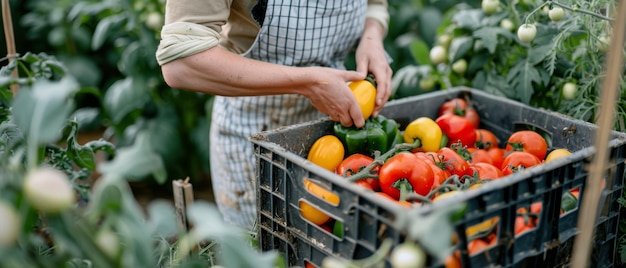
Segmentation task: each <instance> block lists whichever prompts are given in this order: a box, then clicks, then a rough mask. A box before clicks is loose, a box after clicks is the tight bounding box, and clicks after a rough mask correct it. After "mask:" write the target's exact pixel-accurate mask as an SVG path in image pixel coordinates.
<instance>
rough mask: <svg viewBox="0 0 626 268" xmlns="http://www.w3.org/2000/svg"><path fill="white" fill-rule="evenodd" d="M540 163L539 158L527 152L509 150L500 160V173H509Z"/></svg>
mask: <svg viewBox="0 0 626 268" xmlns="http://www.w3.org/2000/svg"><path fill="white" fill-rule="evenodd" d="M539 164H541V160H539V158H537V157H536V156H535V155H534V154H531V153H529V152H519V151H513V152H510V153H509V154H508V155H507V156H506V157H504V160H502V166H501V169H502V175H504V176H506V175H510V174H513V173H514V172H517V171H518V170H520V169H524V168H529V167H532V166H536V165H539Z"/></svg>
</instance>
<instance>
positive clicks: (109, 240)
mask: <svg viewBox="0 0 626 268" xmlns="http://www.w3.org/2000/svg"><path fill="white" fill-rule="evenodd" d="M95 242H96V245H98V247H99V248H100V250H102V252H104V254H106V255H107V256H109V258H112V259H115V258H117V256H118V255H119V253H120V238H119V237H118V236H117V234H116V233H115V232H113V231H112V230H109V229H102V230H100V231H98V233H97V234H96V238H95Z"/></svg>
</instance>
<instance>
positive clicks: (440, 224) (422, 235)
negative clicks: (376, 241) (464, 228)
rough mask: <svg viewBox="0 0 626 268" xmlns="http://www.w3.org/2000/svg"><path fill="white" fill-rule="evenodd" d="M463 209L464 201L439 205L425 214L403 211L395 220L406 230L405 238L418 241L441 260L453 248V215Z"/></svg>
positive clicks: (457, 214)
mask: <svg viewBox="0 0 626 268" xmlns="http://www.w3.org/2000/svg"><path fill="white" fill-rule="evenodd" d="M465 210H466V205H465V203H455V204H451V205H449V206H445V207H443V206H440V207H438V208H437V209H436V210H435V209H433V210H432V211H431V212H430V213H428V214H427V215H422V214H417V213H404V214H401V215H400V217H398V219H397V222H398V225H399V226H400V228H401V229H402V230H406V232H407V239H411V240H412V241H418V242H419V244H420V245H421V246H422V247H423V248H424V250H426V251H427V252H428V253H429V254H430V255H432V256H434V257H435V258H436V260H438V261H440V262H443V261H444V260H445V259H446V258H447V257H448V256H450V254H451V253H452V251H453V249H454V246H453V245H452V242H451V241H452V239H450V238H451V237H452V234H453V233H454V225H455V222H453V217H457V216H459V215H460V213H464V211H465ZM418 223H419V224H418Z"/></svg>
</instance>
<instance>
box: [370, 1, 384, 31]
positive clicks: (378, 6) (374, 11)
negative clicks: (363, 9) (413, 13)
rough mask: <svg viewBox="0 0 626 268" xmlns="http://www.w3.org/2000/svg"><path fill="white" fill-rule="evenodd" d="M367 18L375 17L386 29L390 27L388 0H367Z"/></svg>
mask: <svg viewBox="0 0 626 268" xmlns="http://www.w3.org/2000/svg"><path fill="white" fill-rule="evenodd" d="M366 16H367V18H370V19H375V20H376V21H378V22H380V24H381V25H382V26H383V28H384V29H385V32H387V30H388V29H389V10H388V4H387V0H368V1H367V15H366Z"/></svg>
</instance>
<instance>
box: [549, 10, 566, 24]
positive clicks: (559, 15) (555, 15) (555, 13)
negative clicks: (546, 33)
mask: <svg viewBox="0 0 626 268" xmlns="http://www.w3.org/2000/svg"><path fill="white" fill-rule="evenodd" d="M564 16H565V10H563V9H562V8H560V7H553V8H552V9H550V11H548V17H550V20H552V21H560V20H562V19H563V17H564Z"/></svg>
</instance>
